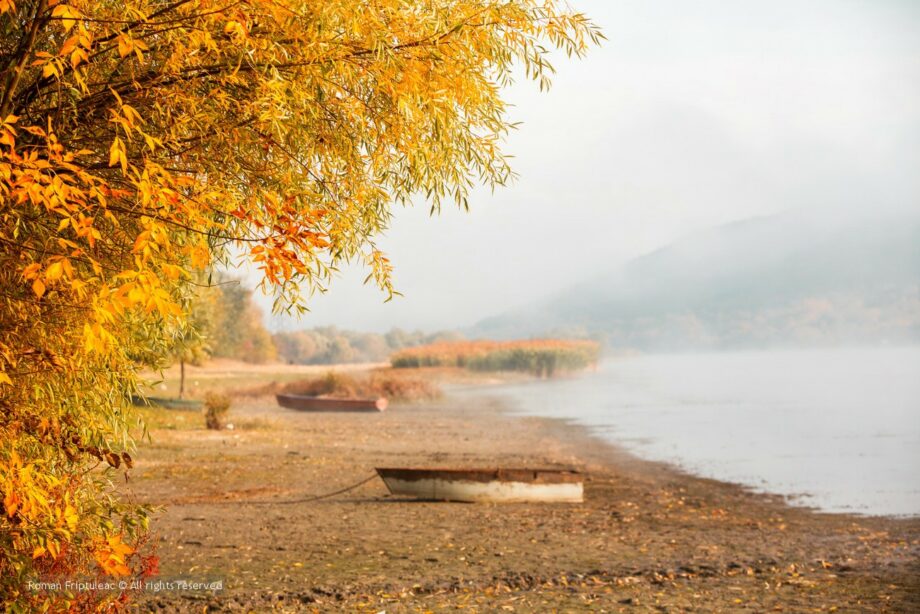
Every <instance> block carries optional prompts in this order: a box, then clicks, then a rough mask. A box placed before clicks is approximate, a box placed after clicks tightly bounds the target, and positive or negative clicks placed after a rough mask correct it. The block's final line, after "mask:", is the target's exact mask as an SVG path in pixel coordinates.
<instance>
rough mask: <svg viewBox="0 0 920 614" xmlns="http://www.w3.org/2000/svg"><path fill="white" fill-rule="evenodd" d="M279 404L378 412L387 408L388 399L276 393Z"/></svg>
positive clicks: (300, 408)
mask: <svg viewBox="0 0 920 614" xmlns="http://www.w3.org/2000/svg"><path fill="white" fill-rule="evenodd" d="M275 398H276V399H278V405H280V406H281V407H287V408H288V409H296V410H297V411H352V412H378V411H383V410H385V409H386V408H387V400H386V399H385V398H383V397H380V398H379V399H335V398H331V397H310V396H306V395H302V394H276V395H275Z"/></svg>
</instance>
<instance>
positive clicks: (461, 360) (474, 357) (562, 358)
mask: <svg viewBox="0 0 920 614" xmlns="http://www.w3.org/2000/svg"><path fill="white" fill-rule="evenodd" d="M599 354H600V346H599V345H598V344H597V343H596V342H594V341H581V340H565V339H531V340H528V341H456V342H449V343H433V344H430V345H422V346H418V347H414V348H409V349H405V350H402V351H400V352H397V353H395V354H393V356H392V357H391V358H390V363H391V364H392V365H393V367H394V368H413V367H461V368H466V369H472V370H474V371H525V372H528V373H533V374H534V375H539V376H541V377H549V376H552V375H554V374H555V373H557V372H559V371H572V370H576V369H583V368H585V367H588V366H590V365H593V364H595V363H597V360H598V356H599Z"/></svg>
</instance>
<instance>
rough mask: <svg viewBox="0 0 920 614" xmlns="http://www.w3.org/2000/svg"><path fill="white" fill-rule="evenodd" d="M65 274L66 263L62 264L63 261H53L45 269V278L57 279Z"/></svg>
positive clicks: (49, 279)
mask: <svg viewBox="0 0 920 614" xmlns="http://www.w3.org/2000/svg"><path fill="white" fill-rule="evenodd" d="M63 274H64V265H63V264H61V261H60V260H58V261H57V262H52V263H51V264H50V265H48V269H47V270H46V271H45V279H47V280H48V281H57V280H58V279H60V278H61V275H63Z"/></svg>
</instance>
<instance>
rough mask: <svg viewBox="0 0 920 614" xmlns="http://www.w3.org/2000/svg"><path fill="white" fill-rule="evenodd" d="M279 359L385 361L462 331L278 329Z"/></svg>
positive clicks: (306, 362) (313, 362)
mask: <svg viewBox="0 0 920 614" xmlns="http://www.w3.org/2000/svg"><path fill="white" fill-rule="evenodd" d="M272 339H273V340H274V342H275V347H276V348H277V350H278V359H279V360H281V361H282V362H286V363H289V364H299V365H320V364H338V363H349V362H382V361H385V360H388V359H389V357H390V355H391V354H392V353H394V352H397V351H399V350H402V349H404V348H408V347H414V346H417V345H425V344H428V343H437V342H444V341H457V340H461V339H463V336H462V335H461V334H460V333H457V332H452V331H447V332H438V333H423V332H420V331H414V332H409V331H405V330H402V329H399V328H394V329H392V330H391V331H389V332H387V333H384V334H380V333H363V332H356V331H349V330H341V329H339V328H336V327H335V326H324V327H317V328H312V329H309V330H299V331H293V332H284V333H276V334H274V335H273V336H272Z"/></svg>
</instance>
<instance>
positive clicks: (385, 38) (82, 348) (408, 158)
mask: <svg viewBox="0 0 920 614" xmlns="http://www.w3.org/2000/svg"><path fill="white" fill-rule="evenodd" d="M0 33H2V36H0V198H2V204H0V264H2V266H0V301H2V303H0V328H2V331H3V336H2V338H0V391H2V392H0V394H2V397H0V404H2V412H0V485H2V489H3V496H4V502H3V513H2V514H0V594H2V595H3V596H4V598H5V599H6V601H7V604H11V605H9V607H13V605H15V607H17V608H20V609H28V608H29V607H33V606H37V605H38V604H37V603H36V602H37V601H40V600H47V603H45V604H44V605H46V606H48V607H52V608H63V607H68V605H71V604H68V603H66V601H67V600H66V597H65V596H64V595H61V594H58V595H51V596H42V595H38V596H36V595H32V594H31V593H29V592H27V591H25V590H24V589H23V586H24V581H25V579H26V578H28V577H30V576H32V575H34V574H36V573H40V572H42V571H48V570H51V569H54V570H56V571H58V572H61V571H63V570H69V571H72V572H75V573H85V572H92V571H93V570H101V571H103V572H105V573H108V574H113V575H119V574H129V573H136V572H137V571H138V566H139V564H140V563H139V561H140V559H139V558H138V556H137V555H136V554H135V553H134V549H135V547H136V543H137V540H138V539H140V537H139V536H140V535H141V534H142V533H143V529H144V526H145V517H144V516H143V514H138V513H137V512H138V510H137V509H136V508H133V507H130V506H126V505H124V504H122V503H121V502H119V500H118V499H117V498H116V497H109V496H105V493H106V492H108V490H107V488H108V487H107V485H106V484H107V480H108V475H109V474H107V473H106V472H101V471H98V470H97V471H87V469H88V468H89V467H90V466H91V463H93V462H98V461H100V460H101V461H104V462H105V463H106V464H108V465H110V466H112V467H113V468H118V467H120V466H122V465H124V464H126V463H127V464H130V457H129V456H128V453H127V451H126V449H128V448H130V439H129V437H127V431H128V427H129V426H130V424H131V423H132V420H133V418H132V417H131V414H130V408H129V407H128V403H127V399H128V397H129V395H130V394H131V393H132V392H134V391H135V372H136V370H137V363H136V361H135V360H134V358H135V357H136V356H137V355H138V354H139V353H143V352H154V353H157V354H159V355H166V354H168V351H169V344H168V340H169V339H168V338H169V331H170V330H173V327H175V326H176V325H177V322H179V321H181V320H182V318H183V310H182V305H183V304H184V301H185V300H187V297H188V296H189V294H190V293H191V291H192V286H193V284H194V283H195V279H196V276H197V275H198V274H199V273H200V272H202V271H207V270H208V269H209V268H210V267H213V266H215V265H216V264H218V263H220V264H228V263H232V262H231V261H234V259H235V258H236V256H235V255H239V254H241V256H240V257H242V258H247V259H249V260H250V261H251V262H253V263H255V265H256V266H257V267H258V268H259V269H260V270H261V272H262V274H263V276H264V284H265V285H266V287H269V288H273V289H274V291H275V292H276V296H277V302H276V308H278V309H301V308H303V301H304V297H306V296H309V294H310V293H311V292H312V291H313V290H315V289H321V288H324V287H325V285H326V284H327V283H328V281H329V280H330V275H331V271H333V270H334V269H335V268H336V267H337V266H338V265H339V264H342V263H344V262H347V261H353V260H356V259H358V260H363V261H364V262H365V263H366V264H367V267H368V269H369V280H372V281H374V282H376V283H377V284H378V285H379V286H381V287H382V288H383V289H384V290H385V291H386V292H392V286H391V281H390V271H391V265H390V263H389V261H388V260H387V258H386V256H385V255H383V254H382V253H381V252H380V251H379V250H377V249H376V247H375V244H374V236H375V235H376V234H377V233H378V232H379V231H380V230H382V229H383V228H384V227H385V226H386V224H387V222H388V220H389V217H390V208H391V206H392V205H393V204H394V203H395V204H400V203H401V204H407V203H410V202H411V201H412V199H413V198H414V197H418V198H424V199H425V200H426V201H427V202H428V203H430V205H431V207H432V209H433V210H437V209H438V208H439V207H440V206H441V203H442V202H443V201H445V200H450V201H453V202H455V203H457V204H459V205H461V206H464V207H465V206H466V205H467V194H468V191H469V189H470V187H471V186H472V185H473V183H474V182H476V181H478V182H482V183H485V184H487V185H493V186H494V185H497V184H502V183H504V182H505V181H506V180H507V179H508V178H509V176H510V170H509V167H508V165H507V163H506V160H505V158H504V157H503V156H502V154H501V151H500V142H501V139H502V137H503V135H504V134H505V133H506V132H507V131H508V130H509V128H510V126H511V125H510V123H509V120H508V119H507V117H506V113H505V111H506V109H505V105H504V103H503V102H502V99H501V97H500V89H501V88H502V86H504V85H506V84H507V83H508V82H509V81H510V80H511V78H512V71H513V70H514V67H515V66H521V67H522V68H523V71H524V73H525V74H526V75H527V76H528V77H531V78H534V79H536V80H538V81H539V83H540V85H541V87H543V86H545V85H546V84H547V83H548V77H549V75H550V73H551V71H552V68H551V66H550V65H549V63H548V61H547V58H548V54H549V50H548V49H547V48H546V47H544V45H549V47H556V48H561V49H563V50H564V51H565V52H567V53H569V54H578V55H580V54H581V53H583V52H584V51H585V49H586V48H587V46H588V45H589V44H590V43H591V42H592V41H597V40H598V38H599V33H598V31H597V30H596V29H595V28H594V26H593V25H592V24H591V23H590V22H589V21H588V20H587V19H586V18H585V17H583V16H582V15H579V14H575V13H572V12H570V11H568V10H567V9H566V8H565V7H564V6H563V5H562V4H561V3H560V2H558V1H556V0H546V1H544V0H539V1H538V0H501V1H494V0H425V1H422V0H400V1H397V0H360V1H359V0H333V1H330V2H320V1H317V0H239V1H233V0H171V1H170V0H127V1H118V2H116V1H114V0H68V1H67V2H60V1H59V0H0ZM137 339H145V340H147V341H148V342H149V345H148V347H144V348H139V347H138V346H137V345H136V340H137Z"/></svg>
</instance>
